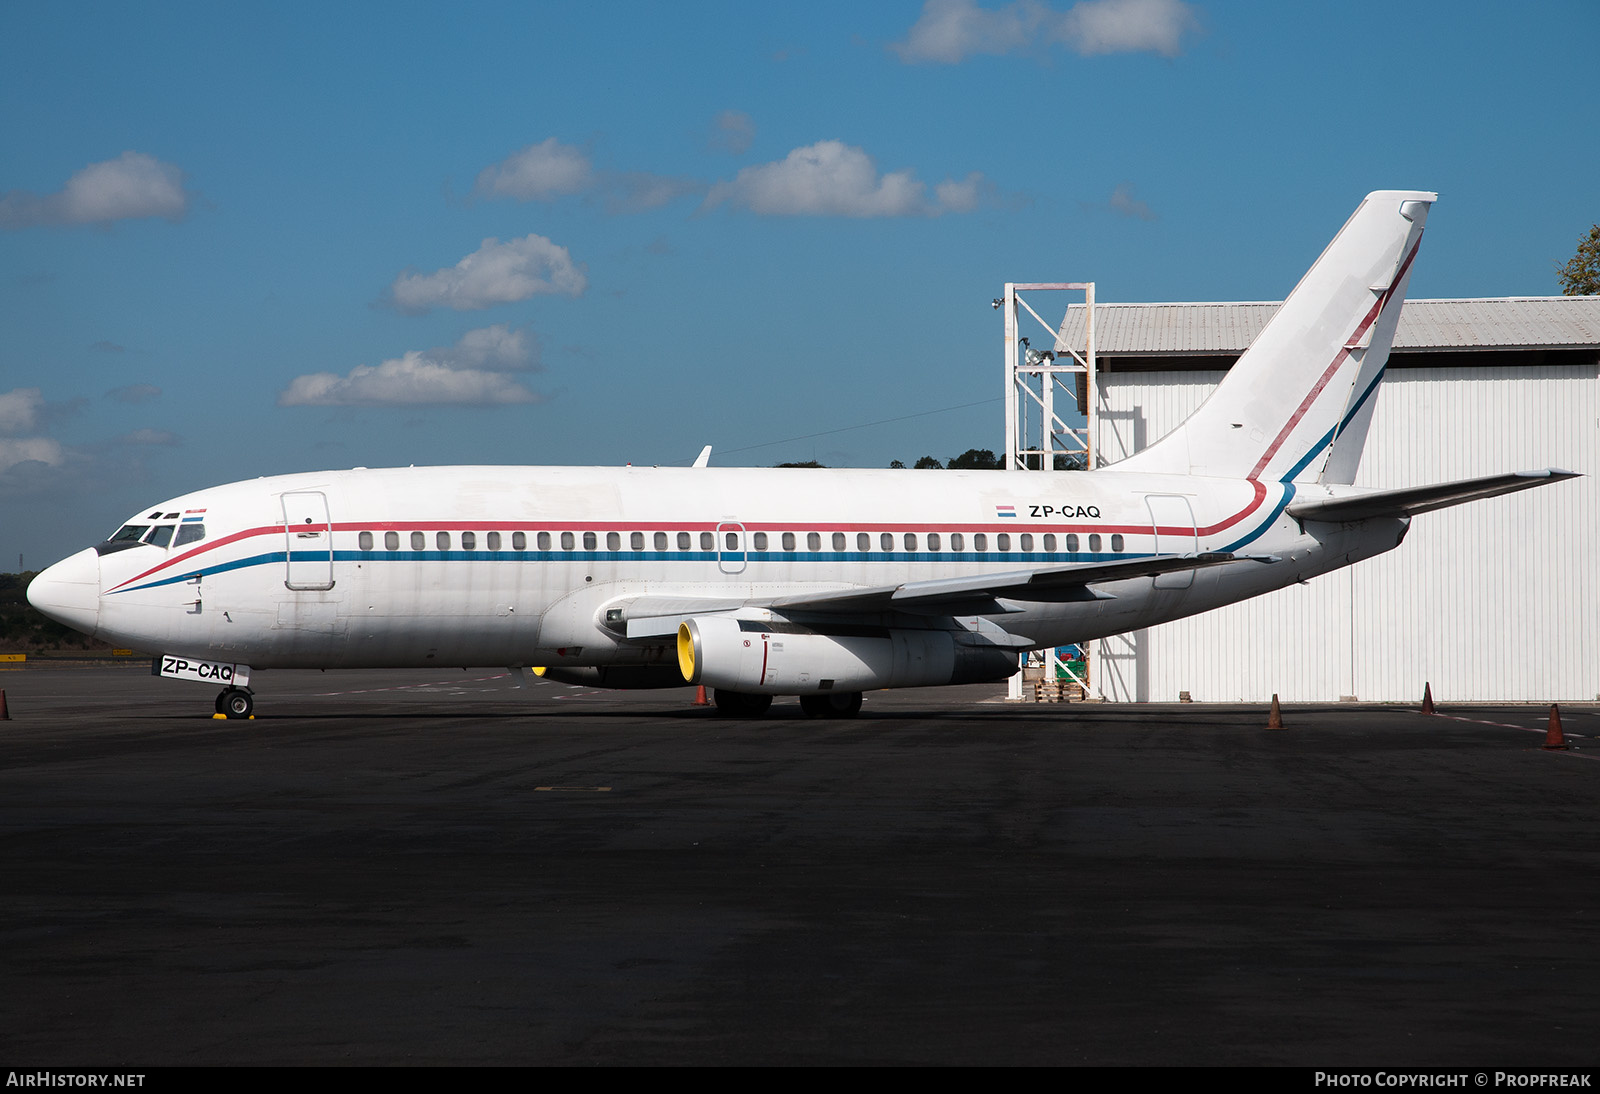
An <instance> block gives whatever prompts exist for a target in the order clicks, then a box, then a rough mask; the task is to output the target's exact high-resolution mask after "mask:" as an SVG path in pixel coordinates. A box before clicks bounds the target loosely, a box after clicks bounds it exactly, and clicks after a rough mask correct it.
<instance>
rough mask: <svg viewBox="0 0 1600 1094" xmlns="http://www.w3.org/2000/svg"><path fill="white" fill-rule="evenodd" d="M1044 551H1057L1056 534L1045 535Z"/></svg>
mask: <svg viewBox="0 0 1600 1094" xmlns="http://www.w3.org/2000/svg"><path fill="white" fill-rule="evenodd" d="M1044 549H1045V550H1046V551H1054V550H1055V549H1056V534H1055V533H1054V532H1046V533H1045V534H1044Z"/></svg>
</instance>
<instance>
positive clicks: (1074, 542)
mask: <svg viewBox="0 0 1600 1094" xmlns="http://www.w3.org/2000/svg"><path fill="white" fill-rule="evenodd" d="M1077 549H1078V534H1077V533H1076V532H1068V533H1067V550H1069V551H1074V552H1075V551H1077Z"/></svg>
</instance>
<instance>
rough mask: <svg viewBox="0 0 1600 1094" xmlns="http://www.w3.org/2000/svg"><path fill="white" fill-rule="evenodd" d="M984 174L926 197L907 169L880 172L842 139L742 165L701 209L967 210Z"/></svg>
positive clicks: (774, 212) (853, 213)
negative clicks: (725, 204) (726, 204)
mask: <svg viewBox="0 0 1600 1094" xmlns="http://www.w3.org/2000/svg"><path fill="white" fill-rule="evenodd" d="M981 181H982V176H981V175H979V174H977V173H976V172H975V173H973V174H971V175H969V176H967V179H966V181H964V182H959V183H958V182H944V183H941V184H940V185H939V186H938V187H936V188H935V195H936V196H935V198H934V200H932V201H930V200H929V199H928V196H927V187H926V186H925V185H923V184H922V183H921V182H918V181H917V180H916V178H915V177H914V176H913V175H912V173H911V172H910V171H894V172H891V173H889V174H887V175H881V176H880V175H879V174H878V168H877V165H876V164H875V163H873V161H872V157H871V156H869V155H867V154H866V152H864V151H862V150H861V149H859V148H856V147H853V146H851V145H847V144H844V143H842V142H840V141H818V142H817V143H816V144H812V145H807V146H806V147H804V148H796V149H795V150H794V151H792V152H790V153H789V154H788V156H786V157H784V158H783V159H782V160H779V161H776V162H774V163H764V164H761V165H759V166H756V167H746V168H745V169H744V170H742V171H740V172H739V174H738V175H736V176H735V177H734V178H733V180H732V181H731V182H719V183H718V184H717V185H715V186H713V187H712V188H711V192H710V193H709V194H708V195H707V196H706V200H705V207H706V208H712V207H715V206H717V205H720V204H722V203H723V202H725V201H726V202H729V203H731V204H733V205H738V206H742V207H744V208H746V209H749V210H750V211H751V212H753V213H761V214H765V215H770V216H844V217H904V216H938V215H939V214H941V213H946V212H965V211H967V210H968V209H971V208H972V207H973V206H974V205H975V204H976V203H977V188H978V185H979V183H980V182H981Z"/></svg>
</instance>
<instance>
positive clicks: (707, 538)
mask: <svg viewBox="0 0 1600 1094" xmlns="http://www.w3.org/2000/svg"><path fill="white" fill-rule="evenodd" d="M700 549H701V550H702V551H715V550H716V549H717V539H716V537H715V536H713V535H712V534H711V533H710V532H701V533H700Z"/></svg>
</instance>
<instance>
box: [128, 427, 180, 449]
mask: <svg viewBox="0 0 1600 1094" xmlns="http://www.w3.org/2000/svg"><path fill="white" fill-rule="evenodd" d="M117 440H119V441H120V442H121V443H123V444H143V445H156V446H159V447H163V448H166V447H172V446H174V445H177V444H178V443H179V441H178V435H177V434H176V433H172V432H169V431H168V430H165V429H135V430H134V431H133V432H132V433H127V434H124V435H123V436H121V437H118V438H117Z"/></svg>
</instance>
